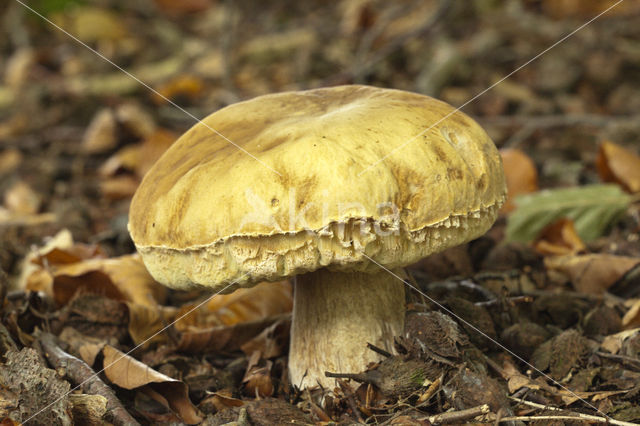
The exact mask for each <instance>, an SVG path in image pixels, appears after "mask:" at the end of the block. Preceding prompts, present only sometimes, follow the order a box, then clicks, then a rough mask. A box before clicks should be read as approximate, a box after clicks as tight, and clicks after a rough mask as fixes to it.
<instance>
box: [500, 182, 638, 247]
mask: <svg viewBox="0 0 640 426" xmlns="http://www.w3.org/2000/svg"><path fill="white" fill-rule="evenodd" d="M631 201H632V197H631V196H629V195H628V194H626V193H625V192H624V191H623V190H622V189H621V188H620V187H619V186H618V185H586V186H581V187H576V188H562V189H551V190H545V191H540V192H535V193H533V194H526V195H522V196H520V197H518V198H516V206H517V207H516V210H515V211H514V212H513V213H511V215H510V216H509V219H508V223H507V240H509V241H522V242H529V241H532V240H534V239H535V238H536V237H537V236H538V234H539V233H540V231H541V230H542V229H543V228H544V227H545V226H547V225H548V224H550V223H552V222H554V221H556V220H557V219H560V218H562V217H567V218H570V219H572V220H573V222H574V224H575V228H576V231H577V232H578V235H580V237H581V238H582V239H583V240H585V241H591V240H593V239H595V238H598V237H599V236H601V235H602V234H603V233H604V231H605V230H606V229H607V227H608V226H609V225H610V224H611V223H612V222H613V221H614V220H616V219H617V218H618V217H619V216H620V215H621V214H622V213H623V212H624V211H625V210H626V209H627V207H628V206H629V204H630V203H631Z"/></svg>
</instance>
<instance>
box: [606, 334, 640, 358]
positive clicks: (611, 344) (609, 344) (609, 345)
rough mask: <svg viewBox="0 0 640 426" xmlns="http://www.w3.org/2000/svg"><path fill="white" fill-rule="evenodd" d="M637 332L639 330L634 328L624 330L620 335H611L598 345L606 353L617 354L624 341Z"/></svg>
mask: <svg viewBox="0 0 640 426" xmlns="http://www.w3.org/2000/svg"><path fill="white" fill-rule="evenodd" d="M639 332H640V328H634V329H631V330H625V331H621V332H620V333H616V334H612V335H610V336H607V337H605V338H604V340H603V341H602V343H601V344H600V347H601V348H602V349H604V350H605V351H607V352H610V353H612V354H617V353H618V351H619V350H620V348H621V347H622V344H623V343H624V341H625V340H627V339H628V338H629V337H631V336H633V335H635V334H636V333H639Z"/></svg>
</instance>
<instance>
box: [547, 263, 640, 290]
mask: <svg viewBox="0 0 640 426" xmlns="http://www.w3.org/2000/svg"><path fill="white" fill-rule="evenodd" d="M638 263H640V259H638V258H635V257H625V256H615V255H611V254H600V253H599V254H586V255H581V256H573V255H566V256H553V257H547V258H545V259H544V264H545V267H546V268H547V269H548V270H549V271H553V272H555V273H559V274H561V275H562V276H564V277H565V278H566V279H567V280H569V281H571V284H572V285H573V287H574V289H575V290H576V291H578V292H583V293H588V294H602V292H604V291H606V290H607V289H608V288H609V287H611V286H612V285H613V284H614V283H615V282H616V281H617V280H618V279H620V277H622V276H623V275H624V274H625V272H627V271H628V270H629V269H631V268H632V267H634V266H635V265H637V264H638Z"/></svg>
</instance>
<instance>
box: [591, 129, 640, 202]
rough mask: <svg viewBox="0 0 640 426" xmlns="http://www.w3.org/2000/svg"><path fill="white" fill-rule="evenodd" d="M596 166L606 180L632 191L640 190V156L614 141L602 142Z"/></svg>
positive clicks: (601, 176)
mask: <svg viewBox="0 0 640 426" xmlns="http://www.w3.org/2000/svg"><path fill="white" fill-rule="evenodd" d="M596 168H597V169H598V174H599V175H600V178H601V179H602V180H603V181H605V182H615V183H617V184H619V185H622V187H624V189H626V190H627V191H629V192H631V193H636V192H640V156H638V155H637V154H636V153H635V152H633V151H630V150H628V149H626V148H623V147H621V146H620V145H617V144H615V143H613V142H609V141H605V142H602V144H600V150H599V151H598V157H597V158H596Z"/></svg>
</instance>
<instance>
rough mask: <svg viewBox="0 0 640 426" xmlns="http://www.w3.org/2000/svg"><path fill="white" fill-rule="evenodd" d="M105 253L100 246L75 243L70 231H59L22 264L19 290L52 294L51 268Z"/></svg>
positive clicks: (97, 256)
mask: <svg viewBox="0 0 640 426" xmlns="http://www.w3.org/2000/svg"><path fill="white" fill-rule="evenodd" d="M103 255H104V253H103V252H102V250H101V249H100V247H98V246H94V245H86V244H79V243H74V242H73V236H72V235H71V232H70V231H69V230H68V229H63V230H61V231H59V232H58V233H57V234H56V235H55V236H53V237H51V238H50V239H49V240H48V241H47V242H46V243H45V245H44V246H42V247H40V248H38V249H37V250H34V251H32V252H31V253H29V254H28V255H27V256H26V258H25V259H24V260H23V262H22V273H21V275H20V279H19V280H18V288H19V289H22V290H33V291H44V292H47V293H48V294H50V295H51V294H52V289H51V286H52V284H53V275H52V273H51V271H50V268H51V267H56V266H58V265H67V264H71V263H75V262H80V261H82V260H85V259H90V258H101V257H103Z"/></svg>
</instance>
